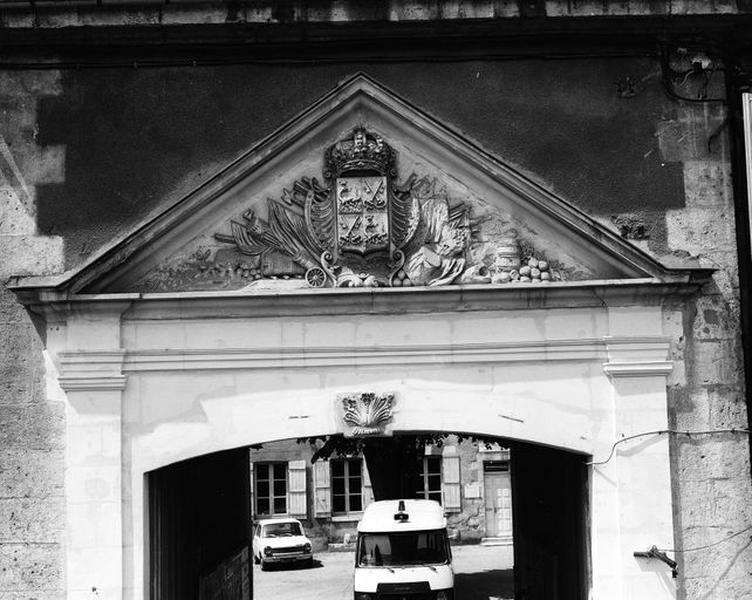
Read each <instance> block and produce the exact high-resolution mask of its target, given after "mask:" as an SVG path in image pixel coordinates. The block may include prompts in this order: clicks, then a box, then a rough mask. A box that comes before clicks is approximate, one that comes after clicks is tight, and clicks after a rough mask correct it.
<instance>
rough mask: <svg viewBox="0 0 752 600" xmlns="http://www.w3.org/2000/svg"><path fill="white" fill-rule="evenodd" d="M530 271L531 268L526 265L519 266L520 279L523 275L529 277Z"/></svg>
mask: <svg viewBox="0 0 752 600" xmlns="http://www.w3.org/2000/svg"><path fill="white" fill-rule="evenodd" d="M530 271H531V269H530V267H528V266H527V265H526V266H524V267H520V279H522V278H523V277H530Z"/></svg>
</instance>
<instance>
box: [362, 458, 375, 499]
mask: <svg viewBox="0 0 752 600" xmlns="http://www.w3.org/2000/svg"><path fill="white" fill-rule="evenodd" d="M371 502H373V486H372V485H371V475H370V474H369V473H368V466H367V465H366V461H365V459H363V510H365V508H366V506H368V505H369V504H370V503H371Z"/></svg>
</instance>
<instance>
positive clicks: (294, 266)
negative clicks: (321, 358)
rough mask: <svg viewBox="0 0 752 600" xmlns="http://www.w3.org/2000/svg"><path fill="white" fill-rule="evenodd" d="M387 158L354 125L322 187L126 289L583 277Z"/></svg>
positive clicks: (297, 187) (273, 205) (230, 228)
mask: <svg viewBox="0 0 752 600" xmlns="http://www.w3.org/2000/svg"><path fill="white" fill-rule="evenodd" d="M396 158H397V157H396V153H395V151H394V150H393V148H392V147H391V146H390V145H389V144H388V143H386V141H385V140H383V139H382V138H381V137H380V136H379V135H377V134H375V133H373V132H370V131H367V130H366V129H364V128H362V127H357V128H355V129H354V130H353V131H352V133H351V134H350V135H348V136H347V137H346V138H344V139H342V140H339V141H338V142H337V143H335V144H333V145H332V146H331V147H329V148H328V149H327V150H326V152H325V156H324V173H323V180H322V181H319V180H318V179H317V178H316V177H302V178H300V179H298V180H296V181H295V182H294V183H293V184H292V185H291V186H290V188H289V189H288V188H286V189H283V190H282V191H281V193H280V195H279V197H278V198H269V199H267V201H266V215H265V216H266V218H262V217H261V216H260V215H259V213H258V211H257V210H254V209H253V208H248V209H246V210H245V211H244V212H243V213H242V214H240V215H238V217H237V218H235V219H231V220H230V221H229V222H228V223H227V227H226V230H225V231H218V232H214V235H213V239H214V243H213V244H205V245H200V246H199V247H198V248H195V249H194V250H192V251H191V252H190V253H189V254H184V255H182V256H180V257H173V259H172V260H169V261H167V262H166V263H165V264H164V265H162V266H161V267H159V268H158V269H156V270H154V271H152V272H151V273H149V274H148V275H147V276H146V277H145V278H144V279H142V280H141V282H139V284H138V288H139V289H140V291H157V292H159V291H171V290H202V289H214V288H218V287H219V288H223V289H228V288H229V289H244V288H247V289H248V290H249V291H251V290H253V289H269V288H276V287H306V286H307V287H313V288H316V287H409V286H447V285H456V284H490V285H497V284H510V283H511V284H513V283H528V284H536V283H537V284H546V283H549V282H551V281H558V280H565V279H584V278H587V277H588V274H583V273H582V272H580V271H579V270H578V269H577V268H576V267H572V266H571V265H564V264H561V263H559V262H557V261H556V259H555V258H554V259H552V258H551V257H548V256H546V254H545V252H543V251H541V250H540V249H538V248H536V247H534V246H533V244H531V242H530V241H529V240H528V239H526V238H525V236H524V235H521V234H520V229H522V228H524V224H519V223H515V222H514V221H513V220H512V219H511V218H506V217H505V216H504V215H502V214H499V213H498V211H497V212H494V211H493V210H489V208H488V206H487V205H486V206H480V205H479V203H478V202H475V203H474V202H472V201H468V200H467V199H466V200H457V199H454V198H452V197H450V194H449V193H448V192H447V189H446V186H445V185H443V183H442V181H441V180H440V179H439V178H438V177H435V176H430V175H424V176H419V175H417V174H415V173H412V174H411V175H409V176H408V177H406V178H405V179H404V180H403V181H402V182H399V181H398V179H397V169H396ZM249 204H250V202H249ZM477 209H480V210H477ZM476 213H480V214H476ZM520 225H522V227H521V226H520ZM523 233H524V232H523Z"/></svg>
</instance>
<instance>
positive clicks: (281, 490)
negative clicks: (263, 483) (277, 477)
mask: <svg viewBox="0 0 752 600" xmlns="http://www.w3.org/2000/svg"><path fill="white" fill-rule="evenodd" d="M286 483H287V482H286V481H285V480H284V479H283V480H282V481H275V482H274V495H275V496H284V495H285V494H286V493H287V485H286Z"/></svg>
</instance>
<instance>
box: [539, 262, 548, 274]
mask: <svg viewBox="0 0 752 600" xmlns="http://www.w3.org/2000/svg"><path fill="white" fill-rule="evenodd" d="M538 268H539V269H540V270H541V271H548V263H547V262H546V261H545V260H542V261H540V262H539V263H538Z"/></svg>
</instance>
